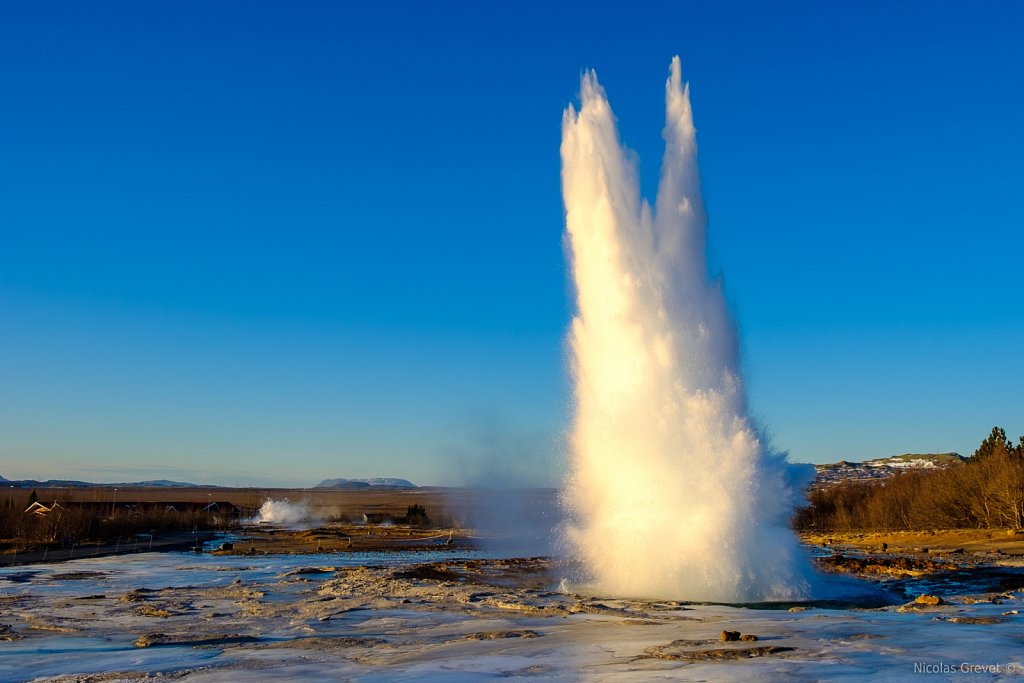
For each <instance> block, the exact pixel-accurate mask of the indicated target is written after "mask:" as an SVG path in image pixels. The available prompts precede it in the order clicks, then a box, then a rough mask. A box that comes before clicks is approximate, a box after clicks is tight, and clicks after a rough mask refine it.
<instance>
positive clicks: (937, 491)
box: [794, 427, 1024, 531]
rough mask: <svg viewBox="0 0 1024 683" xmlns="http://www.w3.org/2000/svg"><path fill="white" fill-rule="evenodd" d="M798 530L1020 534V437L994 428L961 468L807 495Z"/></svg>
mask: <svg viewBox="0 0 1024 683" xmlns="http://www.w3.org/2000/svg"><path fill="white" fill-rule="evenodd" d="M808 498H809V502H810V505H809V506H807V507H806V508H803V509H802V510H800V511H799V512H798V513H797V515H796V517H795V519H794V525H795V526H796V528H797V529H799V530H808V531H809V530H819V531H820V530H837V531H843V530H853V529H867V530H885V531H891V530H915V529H963V528H972V529H996V528H1010V529H1022V528H1024V437H1021V440H1020V443H1019V444H1017V445H1013V444H1012V443H1011V442H1010V441H1009V440H1008V439H1007V438H1006V433H1005V432H1004V431H1003V430H1002V429H1001V428H999V427H996V428H994V429H993V430H992V434H991V435H989V437H988V438H986V439H985V440H984V441H983V442H982V444H981V446H980V447H979V448H978V450H977V451H975V453H974V455H972V456H971V457H970V458H968V459H967V461H966V463H964V465H963V466H961V467H955V468H950V469H946V470H940V471H936V472H926V471H914V472H906V473H904V474H899V475H897V476H895V477H892V478H890V479H887V480H885V481H883V482H878V483H875V482H870V483H868V482H857V483H851V484H846V485H841V486H835V487H832V488H829V489H816V490H812V491H810V492H809V494H808Z"/></svg>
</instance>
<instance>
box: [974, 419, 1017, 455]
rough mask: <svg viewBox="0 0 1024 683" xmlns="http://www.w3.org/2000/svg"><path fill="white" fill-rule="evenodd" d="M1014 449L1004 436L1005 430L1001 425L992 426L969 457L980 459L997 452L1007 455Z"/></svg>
mask: <svg viewBox="0 0 1024 683" xmlns="http://www.w3.org/2000/svg"><path fill="white" fill-rule="evenodd" d="M1022 443H1024V442H1022ZM1015 450H1016V449H1015V448H1014V447H1013V444H1012V443H1010V440H1009V439H1007V438H1006V430H1004V429H1003V428H1002V427H993V428H992V433H991V434H989V435H988V438H987V439H985V440H984V441H982V442H981V445H980V446H978V450H976V451H974V455H972V456H971V459H973V460H975V461H981V460H984V459H985V458H988V457H989V456H992V455H996V454H997V453H1002V454H1005V455H1009V454H1011V453H1013V452H1014V451H1015Z"/></svg>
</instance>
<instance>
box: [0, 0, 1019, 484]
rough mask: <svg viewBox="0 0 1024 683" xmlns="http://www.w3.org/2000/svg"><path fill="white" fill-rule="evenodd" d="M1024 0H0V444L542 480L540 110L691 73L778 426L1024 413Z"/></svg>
mask: <svg viewBox="0 0 1024 683" xmlns="http://www.w3.org/2000/svg"><path fill="white" fill-rule="evenodd" d="M1022 28H1024V5H1022V4H1021V3H1017V2H988V3H966V2H965V3H952V2H914V3H883V2H864V3H855V4H854V3H815V2H798V3H756V2H751V3H698V2H674V3H647V4H644V5H643V6H641V7H633V8H626V7H624V6H622V5H621V3H617V2H615V3H612V2H596V3H586V5H585V6H584V5H583V4H580V5H579V6H578V7H577V6H576V5H575V3H562V4H555V5H549V4H547V3H525V4H524V3H472V4H471V3H443V2H436V3H412V2H395V3H319V2H292V3H271V2H246V3H242V2H219V3H200V2H174V3H170V2H151V3H107V2H100V3H70V2H68V3H50V2H32V3H5V4H3V5H2V6H0V76H2V77H0V83H2V87H3V102H4V105H3V106H2V107H0V475H2V476H4V477H7V478H8V479H19V478H38V479H47V478H68V479H86V480H91V481H135V480H142V479H156V478H167V479H175V480H185V481H193V482H198V483H215V484H224V485H236V484H238V485H242V486H246V485H282V486H285V485H287V486H292V485H295V486H310V485H313V484H315V483H316V482H318V481H320V480H321V479H324V478H328V477H369V476H395V477H404V478H408V479H411V480H412V481H414V482H416V483H418V484H436V485H449V484H451V485H456V484H473V483H479V482H495V481H501V482H505V483H509V482H514V483H522V484H549V485H550V484H554V483H556V482H557V481H558V479H559V477H560V473H561V472H562V471H563V467H564V450H565V447H564V440H565V437H564V433H565V430H566V428H567V425H568V423H569V418H570V413H571V404H570V395H571V392H570V386H569V383H568V380H567V377H566V369H565V359H564V347H563V344H564V335H565V331H566V327H567V325H568V323H569V320H570V317H571V315H572V310H573V302H572V296H573V293H572V291H571V288H570V285H569V279H568V276H567V273H566V257H565V253H564V251H563V242H562V240H563V231H564V208H563V206H562V200H561V194H560V189H561V188H560V179H559V178H560V176H559V174H560V167H559V144H560V124H561V117H562V112H563V110H564V109H565V107H566V106H567V105H568V104H569V103H570V102H574V101H576V98H577V96H578V92H579V78H580V74H581V72H582V70H583V69H589V68H593V69H595V70H596V71H597V74H598V78H599V79H600V81H601V83H602V84H603V85H604V87H605V89H606V90H607V93H608V96H609V99H610V101H611V105H612V107H613V108H614V110H615V113H616V115H617V116H618V119H619V125H620V133H621V136H622V139H623V141H624V143H625V144H626V145H627V146H629V147H630V148H631V149H633V150H636V152H637V154H638V157H639V169H640V173H641V176H642V181H641V183H642V187H643V191H644V194H645V195H646V196H648V197H652V196H653V194H654V191H655V184H656V182H657V179H658V167H659V165H660V160H661V152H662V147H663V143H662V139H661V129H662V126H663V124H664V103H663V96H664V91H663V87H664V81H665V78H666V75H667V72H668V66H669V61H670V59H671V58H672V56H673V55H675V54H679V55H680V56H681V59H682V65H683V78H684V80H688V81H689V82H690V87H691V95H692V101H693V107H694V115H695V120H696V126H697V131H698V132H697V139H698V143H699V145H700V165H701V172H702V177H703V187H704V195H705V199H706V203H707V207H708V212H709V217H710V227H709V242H710V247H709V258H710V264H711V269H712V271H713V272H721V273H723V275H724V278H725V289H726V293H727V295H728V297H729V300H730V302H731V304H732V306H733V310H734V313H735V314H736V317H737V319H738V322H739V327H740V331H741V338H742V342H741V343H742V347H743V354H744V370H745V377H746V382H747V387H748V394H749V398H750V404H751V410H752V413H753V414H754V416H755V417H756V418H757V419H758V420H759V421H760V423H761V424H762V425H763V427H764V428H765V430H766V431H767V432H768V433H769V434H770V435H771V438H772V441H773V444H774V446H775V447H776V448H779V449H782V450H788V451H789V452H790V454H791V456H790V457H791V459H792V460H794V461H798V462H831V461H835V460H839V459H843V458H845V459H850V460H862V459H867V458H874V457H882V456H887V455H892V454H896V453H903V452H936V451H949V450H954V451H959V452H961V453H964V454H969V453H970V452H972V451H973V450H974V448H976V447H977V445H978V443H980V441H981V440H982V439H983V438H984V437H985V436H987V434H988V433H989V431H990V430H991V428H992V426H993V425H1001V426H1003V427H1005V428H1006V430H1007V432H1008V434H1009V435H1010V436H1011V437H1012V438H1013V439H1014V440H1016V438H1017V436H1018V435H1020V434H1022V433H1024V400H1022V398H1021V387H1022V386H1024V362H1022V356H1021V350H1022V349H1024V306H1022V302H1024V285H1022V283H1021V270H1022V267H1021V265H1020V260H1021V253H1022V251H1024V233H1022V227H1024V191H1022V188H1024V133H1022V127H1021V121H1022V112H1024V41H1021V40H1020V35H1021V30H1022Z"/></svg>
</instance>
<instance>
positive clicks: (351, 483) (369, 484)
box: [313, 477, 416, 489]
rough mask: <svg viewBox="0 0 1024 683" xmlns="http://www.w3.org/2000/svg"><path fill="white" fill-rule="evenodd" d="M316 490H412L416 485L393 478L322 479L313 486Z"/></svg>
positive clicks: (405, 480)
mask: <svg viewBox="0 0 1024 683" xmlns="http://www.w3.org/2000/svg"><path fill="white" fill-rule="evenodd" d="M313 488H317V489H370V488H377V489H414V488H416V484H414V483H412V482H411V481H409V480H408V479H396V478H395V477H372V478H370V479H324V480H323V481H322V482H320V483H319V484H317V485H316V486H314V487H313Z"/></svg>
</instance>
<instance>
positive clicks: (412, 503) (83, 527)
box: [0, 486, 479, 553]
mask: <svg viewBox="0 0 1024 683" xmlns="http://www.w3.org/2000/svg"><path fill="white" fill-rule="evenodd" d="M0 491H2V489H0ZM450 493H451V492H450V491H449V490H446V489H435V488H420V489H409V490H394V489H392V490H380V491H372V490H371V491H367V490H332V489H255V488H218V487H195V488H188V487H148V486H147V487H117V488H115V487H112V486H94V487H87V488H86V487H53V488H45V487H38V488H36V489H27V488H18V487H14V486H10V487H7V490H6V491H3V494H4V495H3V497H2V498H0V553H3V552H7V553H11V552H19V553H20V552H23V551H26V550H29V549H32V548H39V549H42V548H44V547H47V546H49V547H51V548H53V547H56V546H57V545H61V546H63V545H68V546H71V545H78V544H82V543H88V542H101V541H111V542H113V540H114V539H117V538H121V539H124V538H127V537H131V536H133V535H136V534H149V533H152V532H169V531H192V530H194V529H197V530H211V529H221V528H225V527H229V526H231V525H233V524H234V523H236V522H237V521H238V520H239V519H246V518H250V517H253V516H255V515H256V514H257V512H258V510H259V507H260V505H262V503H263V502H264V501H266V500H268V499H274V500H281V499H288V500H290V501H292V502H295V503H298V502H302V503H305V504H306V505H307V507H308V508H309V509H310V511H311V513H312V514H313V515H314V516H316V517H317V518H319V519H321V520H324V521H335V522H345V521H349V522H362V521H364V520H365V519H366V518H367V517H371V518H372V517H380V518H382V519H386V520H389V521H395V522H407V523H409V524H411V525H414V526H417V527H420V528H428V527H436V526H438V525H440V526H445V527H450V526H453V525H456V526H458V525H460V524H462V523H464V521H465V520H466V518H467V517H468V513H469V510H470V509H471V508H472V506H474V505H477V504H479V501H478V500H477V498H478V496H477V494H476V492H469V491H466V492H460V495H459V496H458V497H457V498H452V497H451V496H450ZM37 502H38V503H39V506H42V507H39V506H36V508H35V509H34V510H29V508H30V507H32V505H33V504H34V503H37ZM54 504H56V505H54ZM361 540H362V539H358V538H357V539H356V542H355V543H354V544H353V546H356V545H359V544H360V541H361ZM346 545H347V540H346Z"/></svg>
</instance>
